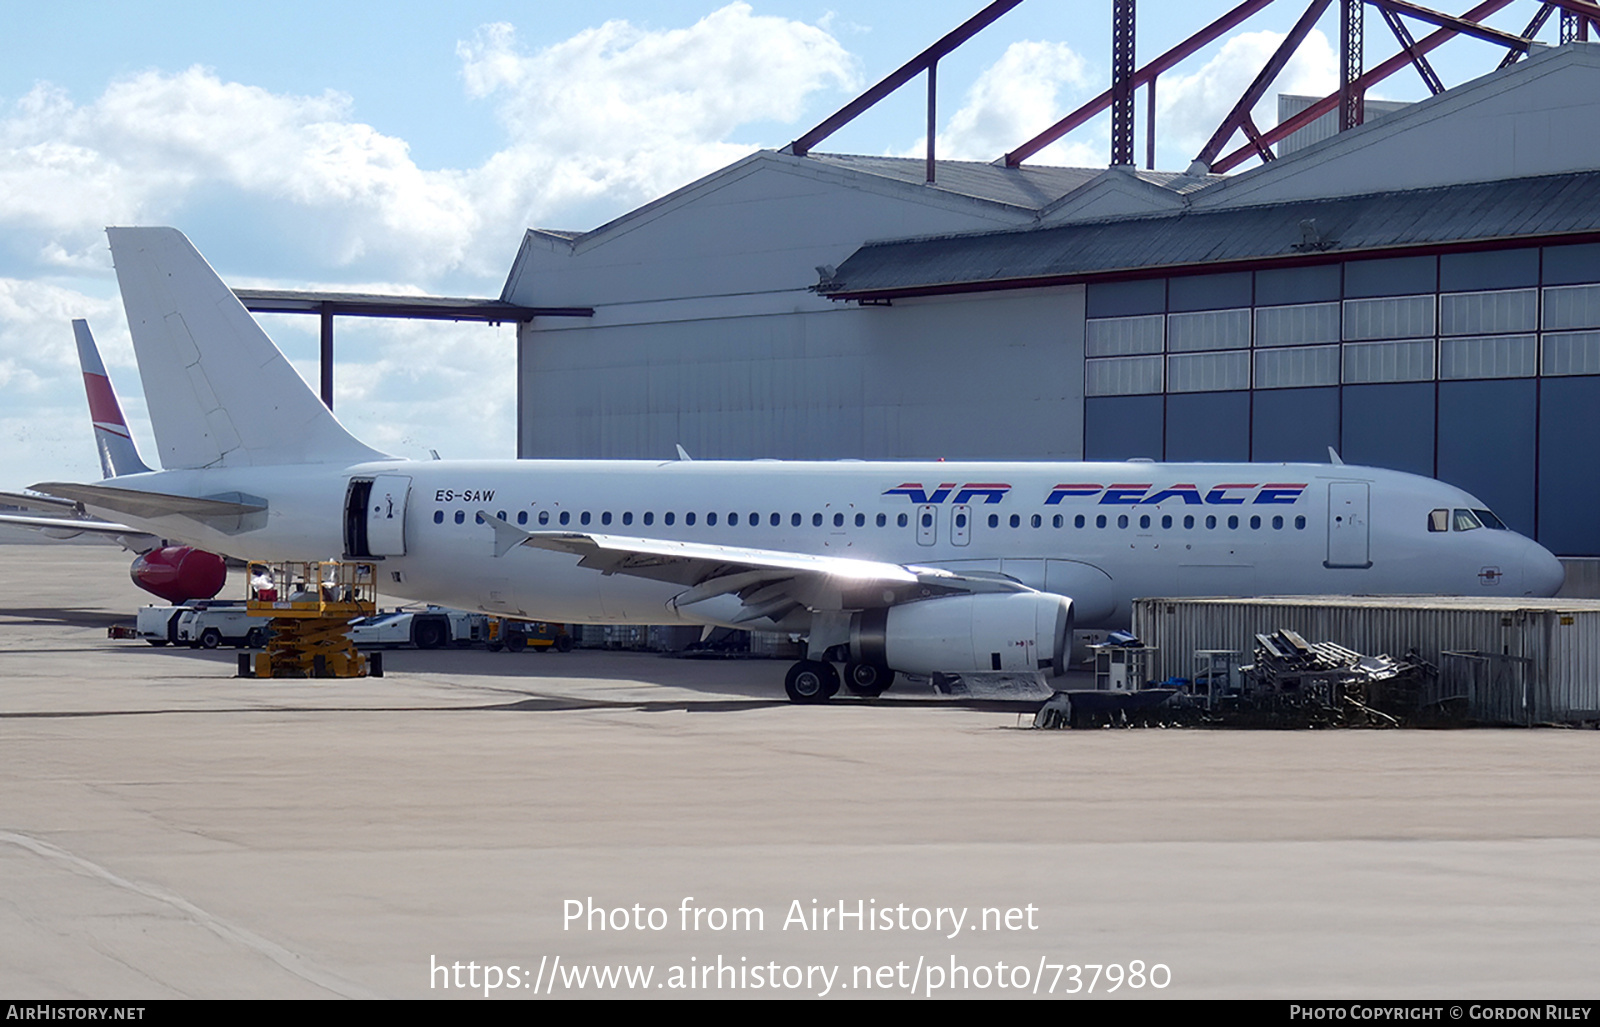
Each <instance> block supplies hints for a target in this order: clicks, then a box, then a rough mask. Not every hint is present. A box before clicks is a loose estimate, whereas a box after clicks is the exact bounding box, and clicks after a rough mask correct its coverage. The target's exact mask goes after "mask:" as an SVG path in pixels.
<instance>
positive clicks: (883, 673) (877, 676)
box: [844, 663, 894, 699]
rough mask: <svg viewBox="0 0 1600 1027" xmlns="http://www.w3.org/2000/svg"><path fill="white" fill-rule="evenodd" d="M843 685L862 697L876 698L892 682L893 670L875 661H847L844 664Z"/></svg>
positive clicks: (885, 690) (887, 688)
mask: <svg viewBox="0 0 1600 1027" xmlns="http://www.w3.org/2000/svg"><path fill="white" fill-rule="evenodd" d="M844 683H845V687H846V688H848V689H850V691H851V693H852V694H854V695H859V696H861V697H862V698H863V699H876V698H877V697H878V696H880V695H882V694H883V693H884V692H887V691H888V690H889V686H890V685H892V684H894V671H892V670H890V669H889V668H888V667H885V666H883V665H881V664H877V663H847V664H845V666H844Z"/></svg>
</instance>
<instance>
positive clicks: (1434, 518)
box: [1428, 510, 1450, 531]
mask: <svg viewBox="0 0 1600 1027" xmlns="http://www.w3.org/2000/svg"><path fill="white" fill-rule="evenodd" d="M1428 530H1429V531H1449V530H1450V511H1449V510H1430V511H1428Z"/></svg>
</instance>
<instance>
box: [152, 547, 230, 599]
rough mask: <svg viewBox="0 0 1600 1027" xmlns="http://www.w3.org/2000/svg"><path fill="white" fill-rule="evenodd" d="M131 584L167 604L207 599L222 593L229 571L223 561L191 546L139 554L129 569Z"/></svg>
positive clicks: (165, 548) (153, 550) (163, 548)
mask: <svg viewBox="0 0 1600 1027" xmlns="http://www.w3.org/2000/svg"><path fill="white" fill-rule="evenodd" d="M128 576H129V577H131V578H132V579H133V583H134V584H135V585H138V586H139V587H140V588H142V589H144V590H145V591H146V592H149V593H150V594H152V595H157V596H160V597H161V598H162V599H165V600H166V601H167V602H169V603H174V604H176V603H186V602H188V601H189V600H191V599H210V598H211V597H212V596H214V595H216V594H217V593H218V592H221V591H222V586H223V584H224V583H226V582H227V580H228V567H227V564H225V563H223V561H222V557H220V556H218V555H217V554H216V553H208V552H206V551H205V550H204V549H196V548H194V547H193V546H164V547H162V548H160V549H152V550H150V551H149V552H148V553H142V554H140V556H139V557H138V558H137V559H135V560H134V561H133V566H132V567H130V568H128Z"/></svg>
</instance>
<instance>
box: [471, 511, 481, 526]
mask: <svg viewBox="0 0 1600 1027" xmlns="http://www.w3.org/2000/svg"><path fill="white" fill-rule="evenodd" d="M472 519H473V520H474V521H475V522H477V523H478V524H482V523H483V514H481V513H475V514H473V515H472Z"/></svg>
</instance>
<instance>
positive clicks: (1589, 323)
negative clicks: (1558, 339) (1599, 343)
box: [1542, 285, 1600, 331]
mask: <svg viewBox="0 0 1600 1027" xmlns="http://www.w3.org/2000/svg"><path fill="white" fill-rule="evenodd" d="M1542 327H1543V328H1544V329H1545V331H1552V330H1559V329H1562V328H1600V285H1556V286H1551V287H1550V288H1547V289H1545V291H1544V324H1543V326H1542Z"/></svg>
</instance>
